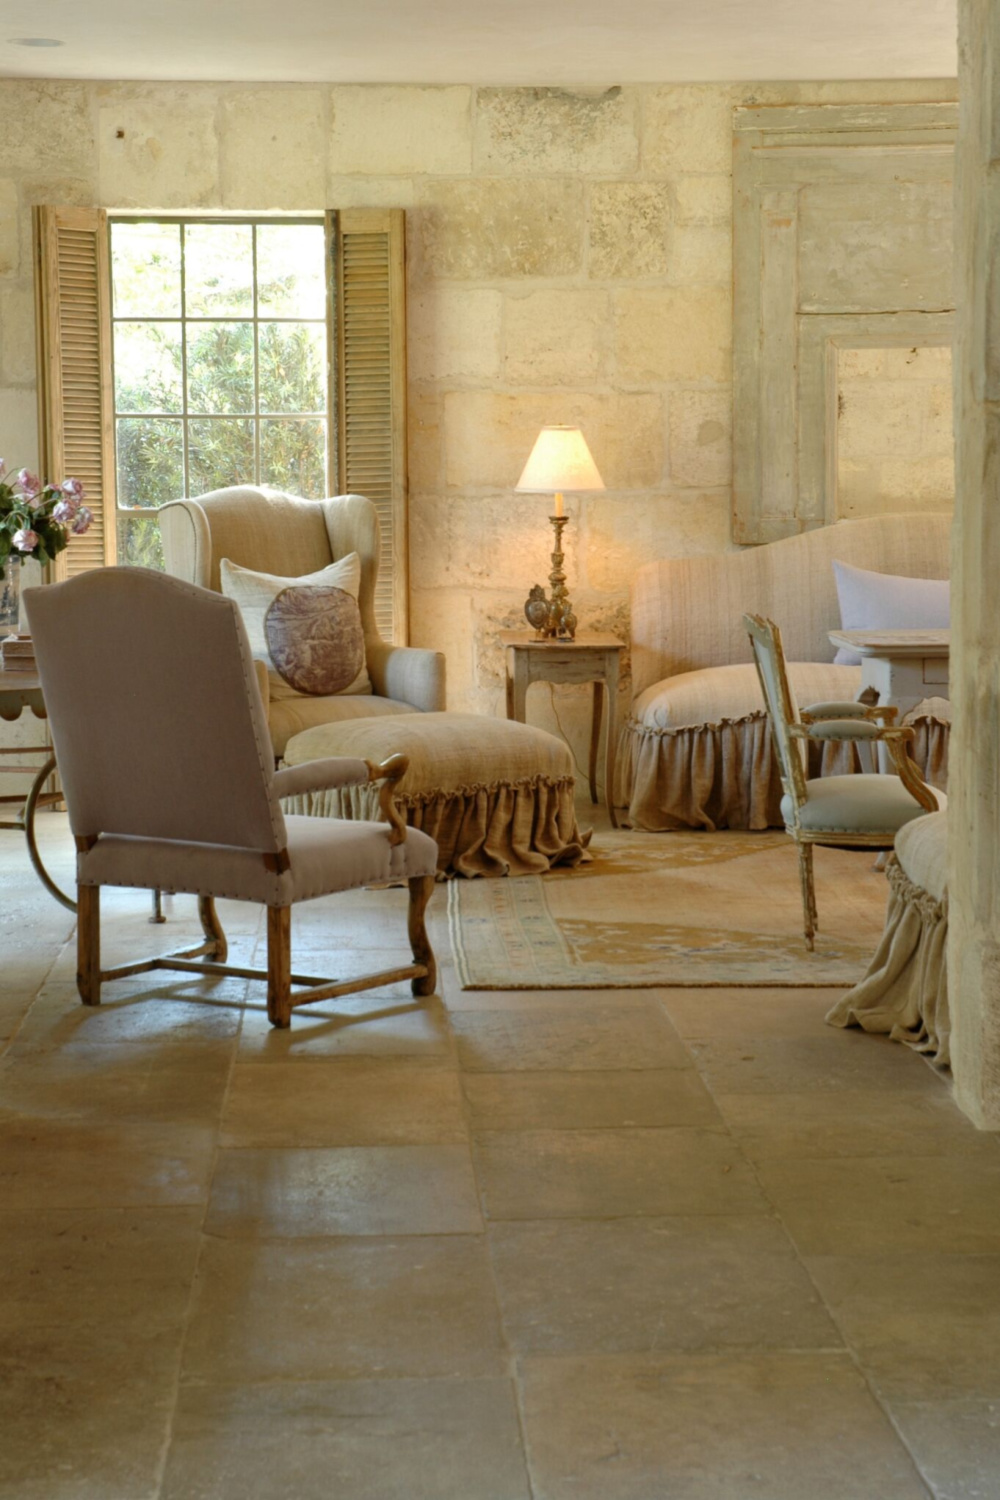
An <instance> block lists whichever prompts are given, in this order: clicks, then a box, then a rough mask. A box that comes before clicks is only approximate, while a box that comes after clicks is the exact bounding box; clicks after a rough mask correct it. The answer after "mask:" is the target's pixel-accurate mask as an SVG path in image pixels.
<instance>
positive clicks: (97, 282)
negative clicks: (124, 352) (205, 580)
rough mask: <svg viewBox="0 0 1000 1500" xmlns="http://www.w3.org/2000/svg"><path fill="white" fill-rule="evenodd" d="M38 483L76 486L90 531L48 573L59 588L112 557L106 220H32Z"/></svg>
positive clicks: (47, 216)
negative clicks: (75, 483)
mask: <svg viewBox="0 0 1000 1500" xmlns="http://www.w3.org/2000/svg"><path fill="white" fill-rule="evenodd" d="M34 228H35V296H36V302H37V328H38V402H39V441H40V448H41V451H40V455H39V457H40V461H41V468H42V476H43V478H46V479H51V480H53V481H54V482H58V481H59V480H62V479H66V478H69V477H72V478H74V479H79V480H80V482H81V484H82V485H83V488H84V491H85V494H86V503H87V505H88V506H89V507H90V510H91V511H92V513H93V517H94V520H93V524H92V525H91V527H90V530H89V531H88V532H86V533H85V534H84V535H83V536H78V537H73V539H72V542H71V544H70V546H69V547H67V548H66V550H65V551H64V552H61V553H60V554H59V556H58V557H57V558H56V560H55V562H54V563H53V564H52V573H53V576H54V577H55V578H57V579H59V578H67V577H72V576H74V575H75V574H77V573H85V572H87V571H88V570H89V569H91V568H100V567H104V566H106V565H107V564H109V563H113V562H114V561H115V558H116V550H117V549H116V514H115V455H114V436H113V431H112V405H111V343H110V307H109V299H110V281H109V276H108V231H107V215H106V214H105V213H104V211H103V210H102V209H96V208H53V207H48V206H46V207H39V208H36V209H35V212H34Z"/></svg>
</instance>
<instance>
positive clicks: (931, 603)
mask: <svg viewBox="0 0 1000 1500" xmlns="http://www.w3.org/2000/svg"><path fill="white" fill-rule="evenodd" d="M833 576H834V578H835V579H836V582H837V598H838V600H839V601H840V628H841V630H947V629H948V627H949V626H950V624H951V584H950V583H949V581H948V579H947V578H900V577H898V576H897V575H895V574H893V573H870V572H869V571H868V570H867V569H866V568H853V567H852V566H851V565H850V563H843V562H836V561H835V562H834V564H833ZM833 659H834V662H835V663H836V664H837V665H838V666H842V667H856V666H857V665H858V663H859V662H860V661H861V657H860V656H858V655H857V653H856V652H854V651H848V650H847V648H846V647H845V646H841V647H840V650H839V651H838V652H837V654H836V656H835V657H834V658H833Z"/></svg>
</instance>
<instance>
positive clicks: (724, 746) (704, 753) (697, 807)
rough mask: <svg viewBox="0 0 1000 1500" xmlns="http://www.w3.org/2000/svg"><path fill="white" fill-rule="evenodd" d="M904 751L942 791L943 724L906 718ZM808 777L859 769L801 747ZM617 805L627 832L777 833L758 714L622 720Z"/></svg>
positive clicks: (840, 747)
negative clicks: (908, 730) (910, 739)
mask: <svg viewBox="0 0 1000 1500" xmlns="http://www.w3.org/2000/svg"><path fill="white" fill-rule="evenodd" d="M912 722H913V727H914V730H915V738H914V744H913V748H912V754H913V758H914V760H915V761H916V762H917V765H918V766H920V768H921V769H922V770H923V771H924V773H925V775H927V777H928V779H929V780H930V781H931V783H932V785H934V786H940V787H942V788H943V787H944V784H945V782H946V780H947V773H948V734H949V729H950V726H949V725H948V724H946V723H942V722H939V721H938V720H937V719H934V718H930V717H923V718H919V719H913V720H912ZM808 752H809V775H810V776H811V777H812V776H840V775H847V774H849V773H851V772H853V771H860V770H867V769H868V767H867V766H863V765H862V763H861V760H860V758H859V756H858V751H857V747H856V746H855V745H853V744H844V743H837V742H835V741H830V740H827V741H825V742H824V743H822V744H821V743H813V744H810V745H809V747H808ZM615 781H616V797H615V801H616V804H617V806H619V807H621V808H624V809H625V810H626V817H627V819H628V821H629V823H631V825H632V827H633V828H644V829H647V830H649V831H651V832H656V833H660V832H664V831H666V830H672V829H682V828H704V829H707V830H709V831H712V830H715V829H718V828H749V829H762V828H781V827H783V826H784V825H783V820H782V817H781V797H782V791H781V778H780V775H779V773H778V762H777V758H776V757H775V754H774V751H773V748H772V744H771V731H770V727H769V725H768V722H767V717H766V715H765V714H763V713H753V714H748V715H747V716H746V717H745V718H741V719H726V720H723V721H722V722H721V723H719V724H698V725H695V726H692V727H689V728H684V729H651V728H648V727H647V726H645V725H643V724H641V723H640V722H639V721H638V720H637V719H632V718H630V719H628V720H626V722H625V724H624V725H623V726H622V730H621V733H620V735H619V740H618V758H617V763H616V770H615Z"/></svg>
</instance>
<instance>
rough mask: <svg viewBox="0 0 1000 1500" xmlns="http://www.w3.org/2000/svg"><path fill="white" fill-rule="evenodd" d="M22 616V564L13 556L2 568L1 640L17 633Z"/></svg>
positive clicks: (0, 590) (0, 579)
mask: <svg viewBox="0 0 1000 1500" xmlns="http://www.w3.org/2000/svg"><path fill="white" fill-rule="evenodd" d="M20 617H21V564H20V563H19V562H15V561H14V559H13V558H12V557H8V558H6V559H5V561H4V564H3V567H2V568H0V640H3V638H4V636H7V635H16V634H17V627H18V622H19V620H20Z"/></svg>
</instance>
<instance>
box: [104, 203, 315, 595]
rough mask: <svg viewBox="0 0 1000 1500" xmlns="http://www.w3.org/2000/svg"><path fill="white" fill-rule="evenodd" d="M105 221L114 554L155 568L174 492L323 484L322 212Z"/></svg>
mask: <svg viewBox="0 0 1000 1500" xmlns="http://www.w3.org/2000/svg"><path fill="white" fill-rule="evenodd" d="M110 229H111V279H112V318H113V343H114V407H115V410H114V424H115V449H116V461H117V487H118V509H119V515H118V532H119V541H118V558H119V561H120V562H125V563H138V564H140V565H143V566H146V567H162V565H163V562H162V552H161V547H160V530H159V526H158V525H157V521H156V511H157V509H158V507H159V506H161V505H163V504H165V503H166V502H167V501H168V500H176V499H178V498H180V497H181V496H184V495H199V494H203V493H204V492H205V491H206V490H213V489H219V488H222V487H223V486H225V485H232V484H270V485H274V486H275V487H276V488H279V489H283V490H288V491H290V492H291V493H292V494H296V495H303V496H306V497H307V498H310V499H316V498H319V497H320V496H323V495H326V494H329V492H330V490H329V486H328V483H327V478H328V476H327V454H328V451H329V443H328V425H329V401H328V391H329V378H328V371H329V352H328V325H327V275H326V263H327V262H326V248H325V244H326V242H325V231H324V226H323V224H322V223H321V222H319V221H317V220H312V221H302V220H299V221H292V220H281V221H275V220H271V221H267V220H259V219H258V220H232V219H227V220H204V219H201V220H199V219H156V220H149V219H143V220H137V219H113V220H112V221H111V226H110Z"/></svg>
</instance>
